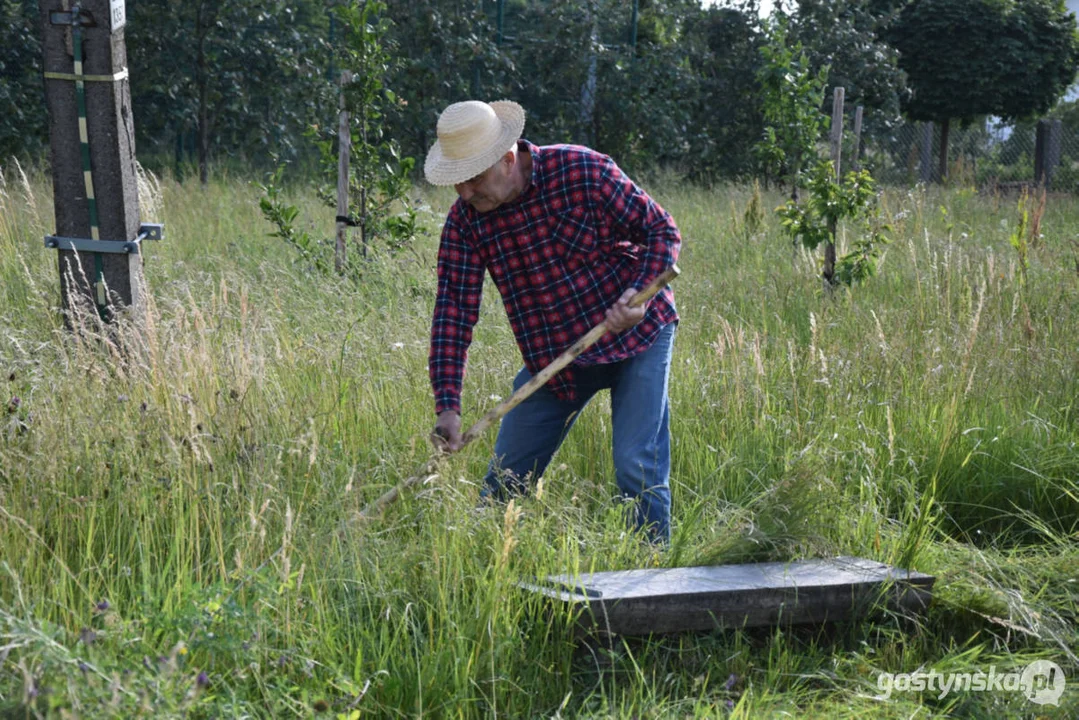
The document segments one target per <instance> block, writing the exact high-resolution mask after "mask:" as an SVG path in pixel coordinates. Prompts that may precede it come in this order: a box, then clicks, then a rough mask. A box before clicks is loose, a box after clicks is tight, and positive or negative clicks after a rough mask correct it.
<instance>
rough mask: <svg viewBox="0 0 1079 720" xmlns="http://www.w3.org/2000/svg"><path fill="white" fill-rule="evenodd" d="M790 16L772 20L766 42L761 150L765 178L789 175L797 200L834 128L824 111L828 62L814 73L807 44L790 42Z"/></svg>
mask: <svg viewBox="0 0 1079 720" xmlns="http://www.w3.org/2000/svg"><path fill="white" fill-rule="evenodd" d="M787 24H788V20H787V19H786V17H784V16H782V15H776V16H774V17H773V18H772V20H771V22H770V23H769V25H768V27H767V33H768V41H767V42H766V43H765V44H764V45H763V46H761V55H762V57H763V59H764V62H763V64H762V65H761V67H760V69H759V70H758V71H757V81H758V82H759V83H760V86H761V89H760V95H761V105H762V107H763V109H764V137H763V138H762V139H761V141H760V142H758V143H757V145H756V147H755V151H756V153H757V156H758V158H759V159H760V162H761V165H762V167H763V169H764V172H765V177H766V178H767V177H768V176H772V177H786V178H787V179H788V181H789V182H790V186H791V199H792V200H794V201H796V202H797V200H798V185H799V183H800V182H801V177H802V174H803V173H804V172H805V171H806V170H808V169H809V168H811V167H813V166H814V165H815V164H816V162H817V141H818V140H819V139H820V136H821V132H822V131H823V130H824V129H825V128H827V127H828V125H829V119H828V116H827V115H824V114H823V113H822V112H821V104H822V103H823V102H824V88H825V86H826V85H827V80H828V66H827V65H826V66H824V67H822V68H820V69H819V70H817V71H814V70H813V69H812V67H811V66H810V62H809V58H808V57H807V56H806V54H805V52H804V51H803V49H802V46H801V45H800V44H798V43H791V42H789V41H788V29H787Z"/></svg>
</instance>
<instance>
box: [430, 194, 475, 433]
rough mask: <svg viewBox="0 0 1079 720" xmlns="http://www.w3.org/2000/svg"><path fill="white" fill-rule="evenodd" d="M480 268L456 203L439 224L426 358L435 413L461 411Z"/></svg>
mask: <svg viewBox="0 0 1079 720" xmlns="http://www.w3.org/2000/svg"><path fill="white" fill-rule="evenodd" d="M483 273H484V265H483V261H482V258H481V257H480V255H479V253H478V252H476V250H475V248H474V246H473V245H472V243H471V242H470V241H469V231H468V229H467V226H466V225H465V224H464V223H463V222H461V221H460V217H459V209H458V207H457V205H456V204H455V205H454V207H453V208H452V209H451V210H450V213H449V216H448V217H447V218H446V224H445V225H444V226H443V228H442V239H441V242H440V243H439V248H438V295H437V297H436V298H435V313H434V318H433V319H432V321H431V351H430V354H429V355H428V361H427V366H428V372H429V374H430V376H431V389H432V390H433V391H434V396H435V413H436V414H437V413H441V412H443V411H445V410H454V411H456V412H461V385H462V383H463V381H464V374H465V364H466V362H467V360H468V346H469V345H470V344H471V343H472V328H473V326H474V325H475V324H476V321H477V320H478V319H479V309H480V298H481V297H482V293H483Z"/></svg>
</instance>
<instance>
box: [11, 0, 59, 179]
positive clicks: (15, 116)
mask: <svg viewBox="0 0 1079 720" xmlns="http://www.w3.org/2000/svg"><path fill="white" fill-rule="evenodd" d="M39 22H40V18H39V17H38V6H37V3H33V2H25V1H20V0H0V161H2V160H4V159H6V158H7V157H9V156H11V155H23V156H33V155H36V154H37V153H39V152H40V151H41V150H42V149H43V148H44V147H45V145H46V143H47V142H48V137H49V136H48V127H47V123H46V111H45V89H44V88H43V87H42V79H41V38H40V29H39V28H38V24H39Z"/></svg>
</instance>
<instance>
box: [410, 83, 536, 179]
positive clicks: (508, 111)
mask: <svg viewBox="0 0 1079 720" xmlns="http://www.w3.org/2000/svg"><path fill="white" fill-rule="evenodd" d="M490 105H491V109H492V110H494V111H495V116H496V117H497V118H498V120H499V122H500V123H501V125H502V132H501V133H500V134H499V136H498V138H497V139H496V140H495V141H493V142H492V143H491V145H490V147H488V148H486V149H485V150H483V151H482V152H480V153H477V154H476V155H472V156H469V157H467V158H459V159H450V158H447V157H446V156H445V155H443V154H442V146H441V145H440V144H439V142H438V141H437V140H436V141H435V144H434V145H432V146H431V150H430V152H428V153H427V159H426V160H425V161H424V163H423V174H424V176H426V178H427V182H429V183H431V184H432V185H457V184H458V183H463V182H465V181H466V180H471V179H472V178H474V177H476V176H477V175H479V174H480V173H482V172H483V171H484V170H486V169H487V168H489V167H491V166H492V165H494V164H495V163H496V162H498V159H499V158H500V157H502V156H503V155H504V154H505V153H506V152H508V151H509V150H510V149H512V148H513V146H514V145H515V144H516V142H517V141H518V140H519V139H520V138H521V134H522V133H523V132H524V128H525V111H524V108H522V107H521V106H520V105H518V104H517V103H515V102H513V101H512V100H497V101H495V102H493V103H490Z"/></svg>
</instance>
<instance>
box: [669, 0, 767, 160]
mask: <svg viewBox="0 0 1079 720" xmlns="http://www.w3.org/2000/svg"><path fill="white" fill-rule="evenodd" d="M685 40H686V41H685V47H686V61H685V62H686V66H687V69H688V71H689V72H690V73H692V77H693V85H694V88H693V92H692V93H686V94H684V95H683V96H682V97H681V98H680V99H679V101H678V102H679V103H680V104H682V105H683V106H685V107H686V108H687V111H688V113H689V123H688V124H687V125H686V127H685V131H684V133H683V137H682V141H683V143H684V146H685V155H686V157H685V160H684V161H683V162H684V166H685V170H686V172H687V173H688V174H689V175H690V176H691V177H693V178H695V179H698V180H710V179H712V178H716V177H727V178H734V177H747V176H750V175H752V174H753V173H754V171H755V170H756V160H755V157H754V154H753V145H754V143H756V142H757V141H758V140H759V139H760V137H761V134H762V133H763V132H764V124H763V113H762V109H761V95H760V92H759V91H758V85H757V72H758V70H759V69H760V66H761V64H762V62H763V59H762V56H761V52H760V48H761V44H762V43H763V42H764V40H763V38H762V33H761V32H760V21H759V17H758V12H757V7H756V3H755V2H754V3H749V4H747V5H746V6H744V7H741V8H719V7H712V8H709V9H707V10H706V11H705V12H703V13H696V14H692V15H690V16H689V17H688V19H687V22H686V31H685Z"/></svg>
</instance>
